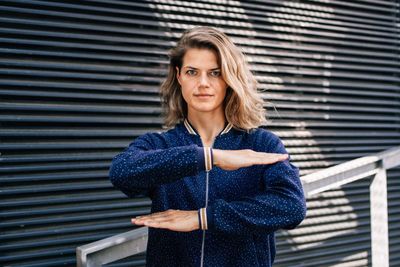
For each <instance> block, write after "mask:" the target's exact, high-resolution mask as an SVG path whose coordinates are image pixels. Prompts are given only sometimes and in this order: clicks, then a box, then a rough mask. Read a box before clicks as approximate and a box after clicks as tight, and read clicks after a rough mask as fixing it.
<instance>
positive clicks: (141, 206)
mask: <svg viewBox="0 0 400 267" xmlns="http://www.w3.org/2000/svg"><path fill="white" fill-rule="evenodd" d="M399 6H400V3H399V1H396V0H388V1H375V0H369V1H368V0H364V1H361V0H358V1H345V0H342V1H325V0H319V1H317V0H315V1H274V0H270V1H223V0H221V1H215V0H213V1H211V0H210V1H190V2H187V1H173V0H170V1H169V0H154V1H103V0H97V1H94V0H93V1H89V0H87V1H72V0H69V1H68V0H65V1H17V0H15V1H0V77H1V78H0V99H1V100H0V110H1V114H0V126H1V130H0V138H1V144H0V150H1V158H0V160H1V167H0V175H1V180H0V182H1V190H0V197H1V201H0V205H1V211H0V218H1V222H0V228H1V233H0V239H1V241H0V265H1V266H30V267H33V266H40V267H43V266H74V265H75V248H76V247H77V246H79V245H82V244H86V243H89V242H92V241H95V240H98V239H102V238H104V237H107V236H110V235H114V234H117V233H121V232H125V231H128V230H131V229H132V226H131V224H130V222H129V218H131V217H133V216H136V215H138V214H142V213H146V212H148V211H149V205H150V201H149V200H148V199H135V200H129V199H127V198H125V197H124V195H122V193H120V192H119V191H117V190H114V189H113V188H112V186H111V184H110V183H109V181H108V177H107V174H108V166H109V164H110V160H111V158H112V157H113V156H114V155H115V154H117V153H118V152H120V151H121V150H122V149H123V148H124V147H125V146H127V145H128V144H129V142H131V141H132V140H133V139H134V138H136V137H137V136H138V135H140V134H143V133H145V132H147V131H152V130H159V129H161V123H162V118H161V117H160V103H159V98H158V95H157V90H158V86H159V84H160V82H161V81H162V79H163V77H164V76H165V74H166V64H167V57H166V51H167V49H168V48H169V47H171V45H173V44H174V42H175V41H176V38H177V37H178V36H179V35H180V33H181V32H182V31H183V30H184V29H186V28H188V27H191V26H194V25H211V26H216V27H219V28H221V29H223V30H224V31H225V32H226V33H228V34H229V35H230V36H232V37H233V39H234V41H235V42H236V43H238V44H240V45H241V47H242V48H243V51H244V52H245V53H246V54H247V57H248V59H249V61H250V62H251V66H252V70H253V71H254V73H255V74H256V75H257V78H258V80H259V82H260V89H267V90H266V92H265V93H264V96H265V99H266V101H267V100H268V101H270V102H272V103H273V104H274V105H275V107H276V108H277V110H278V112H279V114H278V113H276V112H275V111H274V109H273V106H272V105H271V104H266V107H267V108H268V109H269V110H270V113H269V114H270V116H269V118H270V123H269V125H268V128H269V129H271V130H272V131H274V132H275V133H277V134H278V135H279V136H280V137H281V138H282V139H283V140H284V143H285V145H286V147H287V148H288V150H289V152H290V153H291V154H292V158H293V159H294V161H295V164H296V165H297V166H299V167H300V168H301V170H302V174H306V173H310V172H313V171H315V170H318V169H321V168H325V167H329V166H332V165H335V164H338V163H340V162H343V161H347V160H350V159H353V158H356V157H360V156H363V155H366V154H369V153H374V152H378V151H381V150H384V149H386V148H389V147H391V146H394V145H399V144H400V77H399V73H400V48H399V44H400V37H399V35H400V30H399V25H400V24H399V23H400V7H399ZM399 178H400V170H399V169H395V170H393V171H390V173H389V181H388V185H389V189H388V190H389V208H390V215H389V220H390V222H389V225H390V262H391V266H400V220H399V219H400V216H399V215H400V209H399V207H400V205H399V204H400V193H399V192H400V180H399ZM368 185H369V184H368V181H360V182H357V183H354V184H350V185H347V186H345V187H344V188H341V189H337V190H332V191H329V192H326V193H322V194H320V195H318V196H316V197H313V198H311V199H309V201H308V207H309V211H308V218H307V219H306V220H305V221H304V223H303V224H302V226H301V227H299V228H298V229H296V230H293V231H289V232H280V233H279V235H278V255H277V264H276V266H368V265H370V244H369V242H370V237H369V232H370V225H369V199H368ZM132 262H135V264H133V265H134V266H142V265H144V255H139V256H136V257H133V259H131V260H129V262H126V261H125V263H120V264H113V265H112V266H133V265H132ZM110 266H111V265H110Z"/></svg>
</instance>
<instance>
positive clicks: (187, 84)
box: [176, 48, 228, 114]
mask: <svg viewBox="0 0 400 267" xmlns="http://www.w3.org/2000/svg"><path fill="white" fill-rule="evenodd" d="M176 70H177V78H178V82H179V84H180V85H181V88H182V95H183V98H184V99H185V101H186V103H187V106H188V112H189V113H191V114H198V113H199V112H214V111H219V112H221V111H222V114H224V110H223V109H224V107H223V102H224V99H225V95H226V89H227V87H228V86H227V84H226V82H225V81H224V79H223V78H222V75H221V69H220V66H219V65H218V57H217V54H216V52H215V51H213V50H210V49H197V48H191V49H189V50H187V51H186V54H185V56H184V57H183V62H182V68H181V69H180V70H179V69H178V68H176Z"/></svg>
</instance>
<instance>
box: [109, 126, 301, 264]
mask: <svg viewBox="0 0 400 267" xmlns="http://www.w3.org/2000/svg"><path fill="white" fill-rule="evenodd" d="M213 148H214V149H223V150H240V149H252V150H254V151H260V152H270V153H287V152H286V149H285V147H284V146H283V144H282V142H281V140H280V139H279V138H278V137H277V136H276V135H274V134H273V133H271V132H270V131H268V130H266V129H262V128H257V129H252V130H250V131H242V130H238V129H235V128H233V127H232V125H231V124H227V125H226V127H225V129H224V130H223V131H222V132H221V133H220V134H219V135H218V136H217V137H216V138H215V140H214V144H213ZM205 162H206V159H205V153H204V149H203V145H202V141H201V138H200V135H199V134H198V133H197V131H196V130H195V129H194V127H192V126H191V125H190V123H188V121H187V120H185V121H184V122H181V123H179V124H177V125H176V126H175V127H174V128H173V129H170V130H168V131H165V132H162V133H161V132H160V133H147V134H144V135H142V136H140V137H138V138H136V139H135V140H134V141H133V142H132V143H131V144H130V145H129V146H128V147H127V148H126V149H125V150H124V151H122V152H121V153H120V154H118V155H116V156H115V157H114V158H113V160H112V164H111V166H110V173H109V174H110V180H111V182H112V183H113V185H114V186H115V187H116V188H118V189H120V190H121V191H122V192H123V193H125V194H126V195H127V196H129V197H135V196H137V195H139V194H145V195H146V196H149V197H150V198H151V200H152V207H151V212H152V213H154V212H159V211H165V210H168V209H179V210H199V209H201V208H204V207H205V206H206V204H205V199H206V198H205V192H206V182H205V180H206V179H205V177H206V164H205ZM208 174H209V185H208V187H209V188H208V205H207V208H206V221H207V227H208V229H207V230H204V231H205V240H204V266H207V267H214V266H215V267H216V266H218V267H224V266H226V267H234V266H238V267H240V266H243V267H244V266H246V267H250V266H263V267H264V266H265V267H267V266H272V263H273V261H274V257H275V236H274V231H276V230H278V229H282V228H283V229H292V228H294V227H296V226H297V225H298V224H299V223H300V222H301V221H302V220H303V219H304V217H305V213H306V205H305V199H304V194H303V189H302V186H301V183H300V179H299V172H298V169H297V168H296V167H295V166H294V165H292V164H291V163H290V161H289V159H288V160H285V161H282V162H278V163H275V164H272V165H253V166H251V167H246V168H240V169H238V170H235V171H226V170H223V169H221V168H219V167H216V166H213V167H212V169H211V170H210V171H209V172H208ZM202 235H203V230H196V231H192V232H174V231H170V230H165V229H156V228H149V238H148V244H147V255H146V262H147V266H185V267H186V266H196V267H197V266H200V258H201V246H202V238H203V236H202Z"/></svg>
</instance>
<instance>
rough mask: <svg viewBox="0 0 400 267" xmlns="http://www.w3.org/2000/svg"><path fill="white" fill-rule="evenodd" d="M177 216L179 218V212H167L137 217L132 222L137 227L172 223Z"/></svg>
mask: <svg viewBox="0 0 400 267" xmlns="http://www.w3.org/2000/svg"><path fill="white" fill-rule="evenodd" d="M177 216H179V210H167V211H162V212H157V213H152V214H148V215H143V216H137V217H136V218H133V219H131V222H132V223H133V224H137V225H147V224H152V225H153V224H159V223H162V222H167V221H171V220H173V219H174V218H176V217H177Z"/></svg>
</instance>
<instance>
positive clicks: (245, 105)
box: [160, 26, 266, 131]
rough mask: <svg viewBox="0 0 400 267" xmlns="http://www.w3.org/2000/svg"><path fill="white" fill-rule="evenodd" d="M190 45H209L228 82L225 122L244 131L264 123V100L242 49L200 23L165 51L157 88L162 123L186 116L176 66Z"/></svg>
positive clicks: (180, 119)
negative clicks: (163, 70)
mask: <svg viewBox="0 0 400 267" xmlns="http://www.w3.org/2000/svg"><path fill="white" fill-rule="evenodd" d="M191 48H198V49H211V50H214V51H215V52H216V53H217V55H218V63H219V65H220V68H221V74H222V78H223V79H224V81H225V82H226V83H227V85H228V89H227V92H226V96H225V100H224V107H225V117H226V119H227V120H228V122H230V123H231V124H232V125H233V127H234V128H237V129H242V130H246V131H247V130H250V129H252V128H257V127H259V126H260V125H265V124H266V111H265V109H264V108H263V103H264V102H263V100H262V98H261V95H260V94H259V93H258V91H257V81H256V79H255V78H254V76H253V74H252V73H251V71H250V69H249V66H248V63H247V61H246V59H245V57H244V55H243V53H242V52H241V51H240V49H239V48H238V47H237V46H236V45H235V44H234V43H233V42H232V41H231V40H230V38H229V37H228V36H227V35H226V34H224V33H223V32H221V31H219V30H217V29H215V28H212V27H205V26H203V27H195V28H192V29H189V30H186V31H185V32H184V33H183V34H182V36H181V38H180V39H179V41H178V42H177V44H176V46H175V47H173V48H172V49H171V50H170V51H169V59H170V64H169V67H168V76H167V78H166V80H165V81H164V82H163V83H162V85H161V88H160V94H161V102H162V105H163V111H164V113H165V114H164V115H165V126H166V127H167V128H170V127H173V126H175V125H176V124H177V123H179V122H180V121H182V120H183V119H184V118H186V117H187V104H186V101H185V100H184V99H183V96H182V93H181V87H180V85H179V83H178V79H177V71H176V67H178V69H179V70H180V69H181V67H182V63H183V62H182V61H183V57H184V55H185V53H186V51H188V50H189V49H191Z"/></svg>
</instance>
